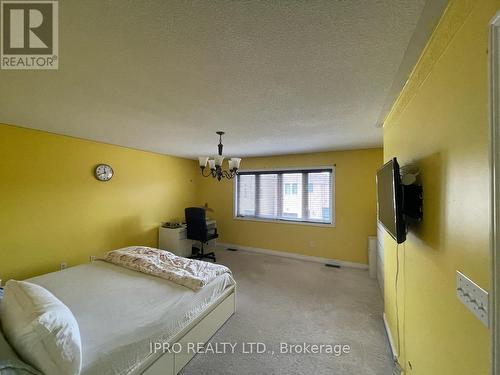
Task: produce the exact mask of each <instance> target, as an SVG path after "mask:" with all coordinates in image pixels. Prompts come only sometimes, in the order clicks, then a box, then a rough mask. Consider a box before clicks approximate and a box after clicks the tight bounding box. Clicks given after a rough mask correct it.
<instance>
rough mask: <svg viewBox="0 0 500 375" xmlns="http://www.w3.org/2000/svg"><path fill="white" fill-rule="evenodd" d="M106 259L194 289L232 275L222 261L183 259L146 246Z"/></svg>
mask: <svg viewBox="0 0 500 375" xmlns="http://www.w3.org/2000/svg"><path fill="white" fill-rule="evenodd" d="M103 260H104V261H106V262H109V263H113V264H116V265H118V266H122V267H125V268H129V269H132V270H135V271H139V272H143V273H146V274H148V275H153V276H157V277H161V278H162V279H166V280H169V281H172V282H174V283H176V284H179V285H183V286H185V287H188V288H190V289H193V290H195V291H196V290H199V289H200V288H203V287H204V286H205V285H207V284H208V283H210V282H211V281H212V280H214V279H215V278H216V277H217V276H219V275H222V274H224V273H229V274H231V271H230V270H229V268H227V267H226V266H222V265H220V264H214V263H209V262H203V261H201V260H195V259H188V258H183V257H179V256H177V255H174V254H172V253H171V252H169V251H166V250H160V249H154V248H152V247H143V246H130V247H124V248H123V249H118V250H113V251H110V252H108V253H107V254H106V256H105V258H104V259H103Z"/></svg>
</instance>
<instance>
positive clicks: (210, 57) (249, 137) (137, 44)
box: [0, 0, 437, 157]
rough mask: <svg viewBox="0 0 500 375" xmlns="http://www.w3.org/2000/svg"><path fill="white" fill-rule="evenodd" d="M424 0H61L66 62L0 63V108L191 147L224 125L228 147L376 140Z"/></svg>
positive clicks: (209, 143) (48, 124)
mask: <svg viewBox="0 0 500 375" xmlns="http://www.w3.org/2000/svg"><path fill="white" fill-rule="evenodd" d="M424 6H425V1H424V0H368V1H367V0H349V1H346V0H331V1H184V0H182V1H172V0H169V1H160V0H155V1H136V0H133V1H132V0H126V1H125V0H85V1H81V0H64V1H60V2H59V7H60V17H59V18H60V30H59V34H60V36H59V37H60V47H59V54H60V59H59V70H58V71H0V122H3V123H7V124H13V125H19V126H25V127H29V128H34V129H41V130H46V131H50V132H54V133H59V134H66V135H72V136H76V137H81V138H86V139H93V140H98V141H103V142H108V143H112V144H118V145H122V146H128V147H133V148H138V149H144V150H150V151H156V152H160V153H166V154H173V155H179V156H186V157H194V156H196V155H199V154H207V155H208V154H214V153H215V152H216V145H217V141H218V140H217V136H216V135H215V131H217V130H219V129H220V130H224V131H226V132H227V136H226V137H225V138H224V144H225V154H228V155H232V156H249V155H270V154H283V153H298V152H309V151H321V150H333V149H349V148H364V147H375V146H380V145H381V144H382V130H381V129H380V128H377V127H376V126H375V125H376V124H377V121H379V118H380V115H381V111H382V110H383V107H384V102H385V101H386V99H387V97H388V95H389V94H390V90H391V87H393V86H394V80H395V78H396V76H397V74H398V72H399V74H401V64H402V62H403V60H404V56H405V52H406V51H407V47H408V45H409V43H410V40H411V39H412V36H413V34H414V32H415V31H416V26H417V23H418V20H419V18H420V15H421V14H422V12H423V10H424ZM434 19H437V16H436V17H434ZM417 31H418V30H417ZM427 32H428V30H427ZM410 68H411V66H408V67H407V69H406V70H407V71H409V70H410ZM403 70H404V69H403ZM404 76H405V75H404V74H403V79H404ZM406 76H407V75H406Z"/></svg>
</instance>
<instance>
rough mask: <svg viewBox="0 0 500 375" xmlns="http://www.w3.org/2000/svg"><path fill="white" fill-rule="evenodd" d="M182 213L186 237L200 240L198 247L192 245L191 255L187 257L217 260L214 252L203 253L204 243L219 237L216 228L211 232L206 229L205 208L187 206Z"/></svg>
mask: <svg viewBox="0 0 500 375" xmlns="http://www.w3.org/2000/svg"><path fill="white" fill-rule="evenodd" d="M184 213H185V215H186V224H187V239H188V240H195V241H200V243H201V248H200V249H198V248H197V247H194V246H193V248H192V250H193V255H191V256H190V257H189V258H191V259H203V258H208V259H213V261H214V262H216V261H217V260H216V259H215V253H213V252H211V253H206V254H205V253H204V252H203V245H204V244H206V243H207V242H208V241H210V240H213V239H215V238H218V237H219V235H218V234H217V228H216V229H215V231H214V232H212V233H211V232H209V231H208V230H207V218H206V216H205V209H204V208H200V207H188V208H186V209H185V210H184ZM194 250H197V252H195V251H194Z"/></svg>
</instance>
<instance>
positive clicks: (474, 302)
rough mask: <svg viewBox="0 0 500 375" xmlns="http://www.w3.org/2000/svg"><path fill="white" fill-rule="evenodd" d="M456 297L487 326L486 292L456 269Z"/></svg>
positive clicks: (487, 306)
mask: <svg viewBox="0 0 500 375" xmlns="http://www.w3.org/2000/svg"><path fill="white" fill-rule="evenodd" d="M456 291H457V297H458V299H459V300H460V301H462V303H463V304H464V305H465V306H467V308H468V309H469V310H470V311H472V313H473V314H474V315H475V316H476V317H477V318H478V319H479V320H480V321H481V322H483V324H484V325H485V326H486V327H488V326H489V311H488V310H489V305H488V292H487V291H486V290H484V289H483V288H481V287H480V286H479V285H477V284H476V283H475V282H474V281H472V280H471V279H469V278H468V277H467V276H465V275H464V274H463V273H462V272H460V271H457V288H456Z"/></svg>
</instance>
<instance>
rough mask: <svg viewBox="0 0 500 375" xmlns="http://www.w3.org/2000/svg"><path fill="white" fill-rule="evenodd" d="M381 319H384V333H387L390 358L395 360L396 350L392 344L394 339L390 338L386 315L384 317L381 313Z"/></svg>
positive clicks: (390, 333)
mask: <svg viewBox="0 0 500 375" xmlns="http://www.w3.org/2000/svg"><path fill="white" fill-rule="evenodd" d="M383 319H384V327H385V333H386V334H387V338H388V339H389V345H390V347H391V353H392V358H393V359H394V361H396V362H397V360H398V352H397V350H396V346H395V345H394V340H393V338H392V332H391V328H390V327H389V323H388V322H387V317H386V315H385V313H384V314H383Z"/></svg>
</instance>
